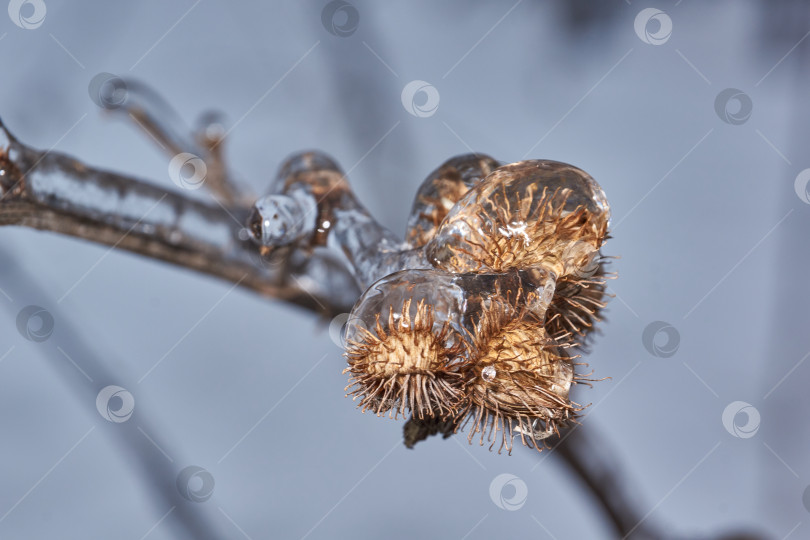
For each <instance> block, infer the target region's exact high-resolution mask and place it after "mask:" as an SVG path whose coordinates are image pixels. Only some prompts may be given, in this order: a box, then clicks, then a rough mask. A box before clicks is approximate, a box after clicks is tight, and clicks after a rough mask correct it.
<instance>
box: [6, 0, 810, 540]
mask: <svg viewBox="0 0 810 540" xmlns="http://www.w3.org/2000/svg"><path fill="white" fill-rule="evenodd" d="M809 14H810V10H809V9H808V6H807V3H806V2H801V1H795V2H790V1H781V2H765V1H764V0H763V1H761V2H759V1H753V0H751V1H734V2H733V1H731V0H728V1H721V2H711V3H709V2H693V1H681V0H678V1H677V2H671V1H660V2H648V1H646V0H645V1H640V0H627V1H622V0H611V1H610V2H586V1H584V0H577V1H573V2H563V1H555V2H538V1H531V0H522V1H520V0H519V1H517V2H515V3H513V2H497V3H496V2H481V1H476V2H461V1H450V2H440V3H436V2H428V1H415V2H407V3H406V2H399V3H391V4H390V5H389V4H386V5H382V4H381V3H377V2H371V1H368V0H348V1H346V2H340V1H338V2H334V1H333V2H327V1H325V0H320V1H306V2H295V1H285V2H272V3H270V2H267V3H265V2H258V1H253V2H222V1H215V0H196V1H195V0H183V1H181V2H158V1H156V0H145V1H142V2H126V3H124V2H105V1H102V0H83V1H78V2H55V1H52V0H36V1H35V0H29V1H21V0H12V1H11V2H10V3H9V17H8V18H5V17H3V21H2V22H0V51H2V53H3V54H2V56H0V69H1V70H2V74H3V76H2V84H0V116H2V118H3V121H4V122H5V124H6V125H7V126H8V127H9V128H10V129H11V130H12V131H13V132H14V133H15V134H16V135H17V136H18V137H19V138H20V139H21V140H22V141H24V142H25V143H27V144H30V145H32V146H35V147H39V148H43V149H51V148H52V149H54V150H58V151H60V152H66V153H69V154H72V155H74V156H76V157H78V158H80V159H82V160H83V161H85V162H87V163H89V164H92V165H95V166H99V167H102V168H107V169H113V170H115V171H119V172H126V173H131V174H133V175H135V176H137V177H141V178H146V179H150V180H152V181H154V182H159V183H163V184H164V185H165V186H166V188H167V189H172V188H174V186H173V184H172V183H171V181H170V179H169V178H168V175H167V166H168V163H169V158H168V157H167V156H165V155H164V154H163V153H161V152H159V151H158V150H157V149H156V146H155V145H154V144H153V142H152V141H151V140H150V139H149V137H148V136H146V135H144V133H143V132H141V131H140V130H139V129H138V128H137V127H136V126H134V125H133V124H131V123H130V124H128V123H126V122H122V121H120V119H111V118H110V115H108V114H104V111H103V110H102V109H101V108H99V107H98V106H97V105H96V104H95V103H94V102H93V100H91V99H90V97H89V95H88V85H89V84H90V82H91V80H92V79H93V77H94V76H96V75H97V74H98V73H101V72H107V73H113V74H116V75H118V76H121V77H126V78H132V79H137V80H140V81H142V82H144V83H146V84H148V85H150V86H152V87H153V88H155V89H156V90H158V91H159V92H160V93H161V94H162V95H163V97H164V98H165V99H166V100H167V101H168V102H170V103H171V104H173V105H174V106H175V107H176V108H177V110H178V112H179V114H180V115H181V116H182V117H183V118H184V119H186V120H187V121H188V123H189V124H193V123H194V122H195V119H196V118H198V117H199V116H200V115H201V114H202V113H204V112H205V111H208V110H211V109H215V110H218V111H221V112H222V113H223V114H224V118H226V125H227V126H228V127H229V128H232V132H231V133H230V134H229V136H228V138H227V140H226V145H227V146H226V152H227V156H228V158H229V162H230V165H231V167H232V168H233V170H235V171H237V173H238V177H239V179H240V181H241V182H242V183H243V184H244V185H245V186H248V187H249V188H250V189H252V190H253V191H254V192H255V193H261V192H262V191H263V190H264V189H266V187H267V185H268V183H269V181H270V180H271V179H272V177H273V176H274V174H275V172H276V170H277V168H278V166H279V165H280V164H281V163H282V161H283V160H284V158H285V157H286V156H287V155H288V154H290V153H291V152H294V151H299V150H302V149H310V148H316V149H320V150H322V151H325V152H327V153H329V154H331V155H332V156H334V157H335V158H336V159H337V160H338V161H339V162H340V163H342V165H343V167H344V169H346V170H348V171H350V175H349V176H350V182H351V184H352V186H353V188H354V189H355V190H356V192H357V193H358V195H359V197H360V198H361V200H362V201H363V202H364V203H365V204H366V205H367V206H368V207H369V208H370V210H371V211H372V212H373V213H374V214H375V215H376V216H378V217H379V219H380V220H381V221H382V222H383V223H384V224H385V225H386V226H388V227H390V228H391V229H392V230H394V231H398V232H403V231H404V227H405V220H406V216H407V214H408V211H409V209H410V203H411V200H412V197H413V194H414V192H415V190H416V188H417V187H418V185H419V184H420V182H421V181H422V179H423V178H424V177H425V176H426V175H427V174H428V173H429V172H430V171H431V170H433V169H434V168H435V167H437V166H438V165H439V164H441V163H442V162H443V161H444V160H446V159H448V158H450V157H451V156H454V155H457V154H462V153H467V152H470V151H472V150H474V151H479V152H485V153H487V154H490V155H492V156H493V157H495V158H496V159H499V160H501V161H505V162H511V161H517V160H520V159H524V158H527V157H531V158H549V159H554V160H559V161H566V162H569V163H572V164H574V165H576V166H578V167H581V168H583V169H584V170H586V171H588V172H589V173H590V174H591V175H592V176H593V177H594V178H596V180H597V181H599V182H600V183H601V185H602V186H603V188H604V189H605V192H606V193H607V196H608V199H609V201H610V203H611V206H612V208H613V221H612V230H613V238H612V239H611V240H610V241H609V242H608V244H607V246H606V248H605V250H604V251H605V252H606V253H608V254H614V255H619V256H621V258H620V259H619V260H617V261H616V262H615V263H614V265H613V269H614V270H616V271H618V272H619V278H618V279H617V280H615V281H613V282H611V283H610V290H611V292H612V293H614V294H615V295H616V296H615V298H614V299H613V300H611V302H610V306H609V310H608V312H607V320H606V321H605V322H604V323H603V324H602V325H601V335H600V336H599V337H598V338H597V339H596V340H595V342H594V345H593V347H592V351H591V352H590V354H589V355H588V356H587V357H586V358H585V360H586V361H587V362H588V363H589V364H590V365H591V367H592V368H593V370H594V377H595V378H602V377H610V378H609V379H607V380H603V381H600V382H596V383H594V385H593V388H580V389H579V390H578V393H577V395H576V397H577V399H578V400H579V401H580V402H584V403H592V405H591V407H590V408H589V409H588V410H587V411H586V412H587V417H586V418H585V420H584V421H583V422H584V424H585V425H584V428H589V429H593V431H594V432H598V434H599V435H600V437H602V439H604V443H605V448H604V452H610V453H612V454H613V455H614V457H615V459H617V460H619V462H620V463H621V471H620V472H621V475H622V477H623V478H624V479H625V482H626V484H627V485H628V486H629V489H630V490H631V492H632V493H633V496H634V498H635V502H636V504H637V505H638V510H639V512H640V513H641V514H642V515H645V516H646V520H648V521H649V522H650V523H654V524H656V525H657V526H660V527H661V528H662V529H663V530H669V531H672V532H673V533H677V534H679V535H680V536H681V537H688V538H692V537H708V536H711V535H719V534H722V533H729V532H733V531H743V530H744V531H755V532H758V533H763V534H766V535H768V536H769V537H772V538H808V537H810V516H809V515H808V512H810V491H807V488H808V484H810V461H808V460H807V456H808V451H809V450H810V427H809V426H808V422H807V411H808V410H809V408H810V394H808V392H807V391H806V387H805V386H804V384H806V383H807V381H808V379H809V378H810V362H808V361H806V359H807V358H808V356H809V355H810V332H808V331H807V330H808V321H810V319H809V318H808V315H809V314H810V308H809V307H808V306H810V298H809V297H810V291H809V290H808V287H807V285H806V274H805V272H806V271H807V268H808V267H810V250H808V241H807V235H808V232H810V192H809V191H808V182H809V181H810V171H809V170H807V169H808V168H810V157H808V153H807V144H808V143H807V141H808V140H810V106H808V102H807V99H808V93H807V89H808V87H810V56H808V52H810V39H807V38H808V36H809V35H810V17H809V16H808V15H809ZM414 81H416V82H414ZM803 156H804V157H803ZM0 289H1V290H0V307H2V308H3V309H2V310H0V441H1V442H0V471H2V472H1V473H0V538H10V539H11V538H13V539H17V538H64V539H72V538H77V539H79V538H81V539H87V538H133V539H138V538H149V539H155V540H156V539H169V538H253V539H259V538H312V539H315V538H356V539H363V538H381V537H387V538H414V537H424V538H468V539H474V538H482V539H483V538H493V537H496V536H497V537H510V536H511V537H517V536H518V535H521V536H524V535H525V536H528V537H533V538H559V539H562V538H611V537H612V533H611V530H610V528H609V527H608V525H607V523H606V521H605V519H604V517H603V516H602V514H601V513H600V511H599V510H598V508H597V507H595V506H594V505H593V504H592V500H591V498H590V496H589V494H588V492H587V490H585V489H584V487H583V485H582V484H581V483H580V482H579V480H578V479H577V478H576V477H574V476H571V475H570V473H569V472H568V470H567V469H565V468H564V467H563V466H562V465H561V463H560V462H559V461H557V460H556V459H554V457H553V456H549V455H548V454H547V453H546V454H542V455H537V454H536V453H534V452H532V451H528V450H525V449H523V448H517V449H516V451H515V452H513V455H512V456H507V455H498V454H495V453H491V452H489V451H488V450H487V449H486V447H484V448H481V447H479V446H477V445H476V446H468V444H467V441H466V437H465V436H464V435H457V436H455V437H453V438H451V439H449V440H439V439H438V438H435V437H434V438H433V439H430V440H428V441H426V442H424V443H421V444H419V445H417V447H416V448H415V449H413V450H408V449H406V448H405V447H404V446H403V445H402V442H401V429H402V422H401V421H393V420H388V419H379V418H376V417H374V416H373V415H371V414H365V415H363V414H360V412H359V411H357V410H355V408H354V406H353V404H352V402H351V401H350V400H348V399H345V398H344V386H345V385H346V376H345V375H342V374H341V370H342V367H343V363H344V361H343V359H342V358H341V353H342V349H341V347H340V341H339V339H338V338H337V337H336V335H335V332H332V333H331V334H330V332H329V325H328V321H326V322H324V321H319V320H318V319H317V318H316V317H315V316H313V315H312V314H310V313H308V312H305V311H303V310H300V309H297V308H293V307H289V306H286V305H283V304H281V303H277V302H273V301H270V300H268V299H265V298H261V297H258V296H257V295H255V294H253V293H251V292H249V291H245V290H241V289H239V288H236V289H234V288H232V285H231V284H230V283H225V282H221V281H218V280H216V279H213V278H209V277H205V276H200V275H196V274H194V273H191V272H189V271H184V270H181V269H177V268H175V267H172V266H169V265H167V264H163V263H160V262H156V261H151V260H147V259H144V258H141V257H138V256H135V255H132V254H129V253H125V252H121V251H118V250H109V249H108V248H107V247H104V246H98V245H93V244H90V243H88V242H84V241H80V240H76V239H73V238H67V237H62V236H59V235H55V234H52V233H42V232H37V231H33V230H29V229H24V228H19V227H7V228H3V229H0ZM27 306H39V307H41V308H42V309H43V310H45V312H44V313H43V312H41V310H40V311H38V310H37V309H29V310H28V311H26V309H25V308H26V307H27ZM37 313H39V315H37ZM48 317H52V328H50V326H49V324H50V323H49V321H50V319H48ZM33 319H36V320H38V321H39V323H36V324H39V325H40V326H36V325H35V326H31V325H29V322H30V321H31V320H33ZM20 321H22V324H20ZM32 324H34V323H32ZM333 330H334V328H333ZM110 386H113V388H108V387H110ZM190 467H191V468H190ZM503 474H509V475H512V476H508V477H504V476H501V475H503Z"/></svg>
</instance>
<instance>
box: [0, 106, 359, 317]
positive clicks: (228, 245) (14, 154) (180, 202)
mask: <svg viewBox="0 0 810 540" xmlns="http://www.w3.org/2000/svg"><path fill="white" fill-rule="evenodd" d="M211 198H212V200H213V201H215V202H216V204H210V203H208V202H205V201H204V200H200V199H199V198H194V197H192V193H191V192H189V193H188V194H187V193H177V192H172V191H167V190H164V189H163V188H160V187H158V186H156V185H154V184H151V183H149V182H145V181H141V180H136V179H134V178H131V177H128V176H124V175H119V174H115V173H111V172H107V171H102V170H98V169H94V168H92V167H89V166H87V165H85V164H83V163H81V162H79V161H77V160H75V159H72V158H70V157H68V156H66V155H63V154H59V153H56V152H42V151H37V150H34V149H31V148H29V147H27V146H25V145H23V144H22V143H20V142H19V141H18V140H17V139H16V138H15V137H14V136H13V135H12V134H11V133H10V132H9V131H8V130H7V129H6V128H5V126H4V125H3V124H2V123H1V122H0V225H21V226H26V227H32V228H35V229H39V230H48V231H53V232H58V233H60V234H67V235H71V236H75V237H78V238H83V239H86V240H90V241H92V242H97V243H100V244H105V245H109V246H113V247H115V248H121V249H126V250H128V251H132V252H135V253H139V254H141V255H145V256H147V257H150V258H153V259H159V260H162V261H166V262H169V263H172V264H175V265H178V266H182V267H185V268H189V269H191V270H195V271H198V272H202V273H205V274H209V275H212V276H216V277H219V278H221V279H225V280H227V281H230V282H234V283H239V284H240V285H242V286H244V287H247V288H250V289H253V290H255V291H257V292H259V293H261V294H263V295H265V296H270V297H273V298H276V299H279V300H283V301H285V302H288V303H291V304H294V305H297V306H299V307H303V308H305V309H309V310H312V311H315V312H319V313H322V314H324V315H334V314H336V313H341V312H346V311H349V309H350V308H351V306H352V304H353V302H354V300H355V299H356V298H357V296H358V295H359V293H360V291H359V290H358V289H357V286H356V285H355V282H354V279H353V278H352V276H351V274H350V273H349V272H348V271H347V270H346V268H345V266H344V265H343V264H342V263H341V262H339V261H338V260H337V259H336V258H335V257H334V256H333V255H331V254H329V253H328V252H326V251H325V250H315V251H314V252H312V253H302V252H300V251H297V250H288V251H286V252H282V253H280V254H279V253H276V254H274V256H273V258H272V259H267V258H265V257H263V256H261V255H260V254H259V251H258V248H257V247H256V246H255V244H253V243H252V242H251V241H250V240H249V239H248V236H247V235H246V234H244V233H243V232H242V231H243V228H244V222H245V220H246V219H247V216H248V214H249V212H250V208H249V207H247V206H244V205H238V204H233V205H230V206H225V205H223V204H222V203H220V202H219V201H218V200H217V199H215V198H213V197H211Z"/></svg>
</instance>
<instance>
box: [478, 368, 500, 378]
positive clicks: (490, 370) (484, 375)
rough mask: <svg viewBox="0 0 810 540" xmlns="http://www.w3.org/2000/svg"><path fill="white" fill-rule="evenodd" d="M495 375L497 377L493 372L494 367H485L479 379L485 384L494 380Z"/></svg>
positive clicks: (495, 372)
mask: <svg viewBox="0 0 810 540" xmlns="http://www.w3.org/2000/svg"><path fill="white" fill-rule="evenodd" d="M495 375H497V371H495V366H487V367H485V368H484V369H482V370H481V378H482V379H484V380H485V381H487V382H490V381H492V380H493V379H495Z"/></svg>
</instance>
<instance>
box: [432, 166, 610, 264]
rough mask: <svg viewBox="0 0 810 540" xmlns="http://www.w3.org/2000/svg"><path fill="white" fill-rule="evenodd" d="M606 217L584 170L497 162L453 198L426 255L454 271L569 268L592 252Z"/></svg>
mask: <svg viewBox="0 0 810 540" xmlns="http://www.w3.org/2000/svg"><path fill="white" fill-rule="evenodd" d="M609 219H610V207H609V206H608V203H607V199H606V198H605V194H604V192H603V191H602V188H601V187H600V186H599V184H597V183H596V181H594V180H593V178H591V177H590V176H589V175H588V174H587V173H586V172H585V171H582V170H581V169H578V168H576V167H574V166H572V165H568V164H565V163H560V162H557V161H546V160H528V161H520V162H517V163H512V164H510V165H504V166H503V167H499V168H498V169H496V170H495V171H493V172H492V173H491V174H490V175H489V176H487V177H486V178H485V179H484V180H483V181H482V182H480V183H478V184H477V185H476V186H475V187H474V188H473V189H471V190H470V191H469V192H468V193H467V194H466V195H464V196H463V197H462V198H461V200H459V201H458V203H456V205H455V206H454V207H453V209H452V210H451V211H450V213H449V214H448V215H447V217H446V218H445V219H444V221H443V222H442V224H441V225H440V226H439V229H438V230H437V231H436V234H435V235H434V237H433V238H432V239H431V241H430V242H429V243H428V244H427V246H426V247H427V256H428V260H429V261H430V262H431V263H432V264H433V265H434V266H435V267H436V268H441V269H442V270H446V271H448V272H455V273H465V272H503V271H506V270H509V269H512V268H529V267H535V266H539V267H543V268H546V269H548V270H550V271H552V272H554V274H555V275H556V276H558V277H561V276H564V275H574V274H577V273H579V272H582V271H587V269H588V268H589V267H590V266H591V265H592V262H593V260H594V259H595V258H596V257H597V255H596V252H597V251H598V250H599V248H600V247H601V245H602V243H603V242H604V239H605V235H606V233H607V226H608V221H609Z"/></svg>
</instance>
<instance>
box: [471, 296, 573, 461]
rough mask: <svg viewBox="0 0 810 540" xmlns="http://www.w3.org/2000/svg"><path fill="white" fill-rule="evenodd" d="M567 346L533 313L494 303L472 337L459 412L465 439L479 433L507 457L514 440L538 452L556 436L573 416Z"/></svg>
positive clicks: (571, 364)
mask: <svg viewBox="0 0 810 540" xmlns="http://www.w3.org/2000/svg"><path fill="white" fill-rule="evenodd" d="M570 346H571V344H570V343H558V342H556V341H555V340H553V339H551V338H550V337H549V336H548V334H547V333H546V331H545V329H544V327H543V325H542V324H541V323H540V321H538V320H536V319H534V318H533V317H532V315H531V314H529V313H526V312H522V313H521V312H518V313H517V314H515V312H514V309H511V308H504V306H503V305H498V304H495V305H494V306H493V307H491V308H490V309H488V310H486V311H485V312H484V313H483V315H482V317H481V320H480V322H479V325H478V328H477V335H476V347H475V348H476V355H475V359H474V361H473V362H471V363H470V364H469V365H467V366H465V369H464V379H465V394H464V400H465V404H464V405H458V406H457V409H458V410H459V411H462V414H467V415H468V416H467V421H466V422H465V424H466V423H471V424H472V426H471V428H470V431H469V435H468V440H469V441H470V442H472V440H473V438H474V437H475V435H476V434H477V433H480V434H481V437H480V440H481V444H483V442H484V439H485V438H486V439H487V440H489V441H490V442H491V445H490V449H492V448H493V447H494V446H495V445H496V443H498V442H500V445H499V448H498V451H499V452H500V451H501V450H502V449H503V448H506V449H507V450H508V451H509V452H510V453H511V451H512V443H513V440H514V436H515V435H516V434H519V435H520V436H521V441H522V442H523V444H524V445H527V446H531V447H535V448H538V449H540V446H539V445H538V440H541V439H543V438H545V437H547V436H549V435H550V434H552V433H556V432H558V428H559V426H560V425H563V424H565V423H566V422H567V421H568V420H570V419H573V418H574V417H575V416H576V412H577V411H578V410H580V409H579V407H578V405H577V404H575V403H573V402H571V401H570V399H569V391H570V389H571V385H572V383H574V382H576V380H577V376H576V375H575V371H574V363H573V359H572V358H571V357H570V356H569V355H568V354H566V348H568V347H570Z"/></svg>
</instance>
